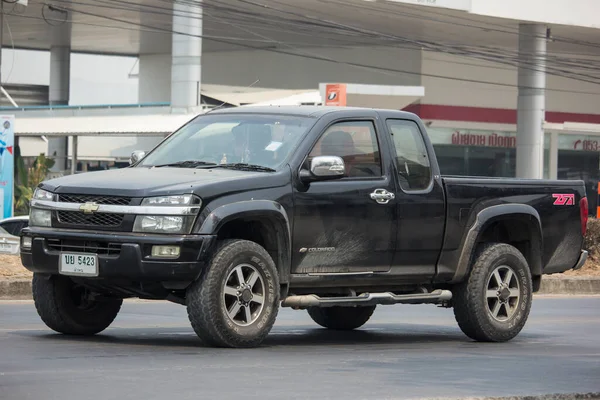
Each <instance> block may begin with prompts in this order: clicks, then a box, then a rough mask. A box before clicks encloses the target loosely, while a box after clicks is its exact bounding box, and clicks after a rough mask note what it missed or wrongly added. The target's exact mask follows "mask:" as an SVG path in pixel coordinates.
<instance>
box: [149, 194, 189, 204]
mask: <svg viewBox="0 0 600 400" xmlns="http://www.w3.org/2000/svg"><path fill="white" fill-rule="evenodd" d="M200 203H201V201H200V198H199V197H196V196H194V195H192V194H182V195H177V196H159V197H148V198H145V199H144V200H142V205H143V206H187V205H198V204H200Z"/></svg>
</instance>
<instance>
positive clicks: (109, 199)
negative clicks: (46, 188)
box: [58, 194, 131, 206]
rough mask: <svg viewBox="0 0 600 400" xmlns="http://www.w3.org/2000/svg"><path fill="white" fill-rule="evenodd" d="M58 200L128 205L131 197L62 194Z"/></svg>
mask: <svg viewBox="0 0 600 400" xmlns="http://www.w3.org/2000/svg"><path fill="white" fill-rule="evenodd" d="M58 201H61V202H63V203H91V202H94V203H96V204H108V205H115V206H127V205H129V204H130V203H131V197H120V196H95V195H87V194H61V195H60V196H59V198H58Z"/></svg>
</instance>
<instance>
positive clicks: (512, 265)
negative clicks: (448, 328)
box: [452, 243, 533, 342]
mask: <svg viewBox="0 0 600 400" xmlns="http://www.w3.org/2000/svg"><path fill="white" fill-rule="evenodd" d="M452 292H453V303H454V315H455V318H456V321H457V322H458V325H459V327H460V329H461V330H462V331H463V333H464V334H465V335H467V336H468V337H470V338H471V339H474V340H477V341H482V342H503V341H508V340H511V339H513V338H514V337H515V336H517V335H518V334H519V332H521V330H522V329H523V327H524V326H525V322H526V321H527V318H528V316H529V311H530V309H531V302H532V294H533V289H532V278H531V271H530V270H529V265H528V263H527V261H526V260H525V257H523V254H521V252H520V251H519V250H517V249H516V248H515V247H513V246H510V245H508V244H504V243H494V244H487V245H485V246H484V247H483V248H482V249H481V251H480V252H479V253H478V255H477V256H476V259H475V262H474V263H473V266H472V268H471V272H470V274H469V277H468V279H467V280H466V281H465V282H462V283H460V284H458V285H456V286H455V287H454V288H453V290H452Z"/></svg>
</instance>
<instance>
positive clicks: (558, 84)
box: [421, 52, 600, 114]
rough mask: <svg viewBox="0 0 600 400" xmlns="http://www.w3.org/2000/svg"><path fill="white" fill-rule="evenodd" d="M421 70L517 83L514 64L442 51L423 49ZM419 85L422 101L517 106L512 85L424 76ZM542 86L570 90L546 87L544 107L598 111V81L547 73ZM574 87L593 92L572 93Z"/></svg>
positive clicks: (462, 104) (565, 110)
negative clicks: (459, 55)
mask: <svg viewBox="0 0 600 400" xmlns="http://www.w3.org/2000/svg"><path fill="white" fill-rule="evenodd" d="M423 73H424V74H433V75H444V76H450V77H454V78H462V79H471V80H480V81H492V82H498V83H502V84H508V85H515V86H516V84H517V70H516V68H513V67H509V66H504V65H499V64H495V63H488V62H482V61H478V60H474V59H470V58H465V57H457V56H451V55H445V54H432V53H425V52H424V53H423ZM423 86H424V87H425V97H424V98H423V99H422V100H421V103H423V104H439V105H457V106H471V107H493V108H509V109H516V107H517V88H516V87H505V86H497V85H486V84H476V83H469V82H462V81H457V80H450V79H439V78H432V77H427V76H424V77H423ZM546 87H547V89H560V90H567V91H573V92H570V93H569V92H556V91H552V90H548V91H547V93H546V110H547V111H560V112H573V113H583V114H586V113H589V114H599V113H600V107H599V106H598V105H599V104H600V86H598V85H590V84H588V83H585V82H579V81H575V80H572V79H565V78H561V77H556V76H552V75H548V76H547V79H546ZM578 91H579V92H592V93H594V94H582V93H574V92H578Z"/></svg>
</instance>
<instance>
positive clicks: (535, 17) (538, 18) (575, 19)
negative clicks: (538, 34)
mask: <svg viewBox="0 0 600 400" xmlns="http://www.w3.org/2000/svg"><path fill="white" fill-rule="evenodd" d="M471 13H473V14H480V15H486V16H490V17H500V18H511V19H516V20H522V21H533V22H541V23H549V24H562V25H574V26H582V27H588V28H600V1H598V0H502V1H499V0H471Z"/></svg>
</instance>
